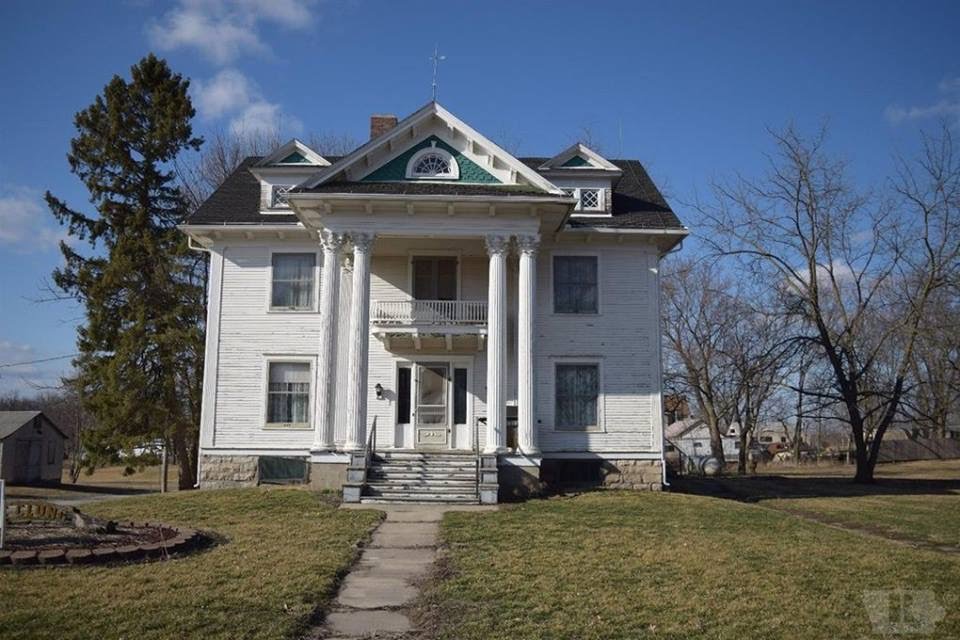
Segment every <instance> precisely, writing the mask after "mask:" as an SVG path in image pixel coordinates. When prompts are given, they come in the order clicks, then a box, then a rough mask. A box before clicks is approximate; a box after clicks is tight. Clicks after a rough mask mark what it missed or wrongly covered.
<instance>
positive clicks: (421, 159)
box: [407, 142, 460, 180]
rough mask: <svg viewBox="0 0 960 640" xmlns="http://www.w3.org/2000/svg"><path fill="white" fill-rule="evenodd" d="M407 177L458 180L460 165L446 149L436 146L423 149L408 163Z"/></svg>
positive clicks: (434, 144)
mask: <svg viewBox="0 0 960 640" xmlns="http://www.w3.org/2000/svg"><path fill="white" fill-rule="evenodd" d="M407 178H414V179H417V178H419V179H425V180H430V179H433V180H457V179H459V178H460V167H459V166H457V161H456V160H455V159H454V158H453V156H452V155H450V154H449V153H448V152H447V151H446V150H444V149H441V148H439V147H437V146H436V142H434V143H433V146H430V147H428V148H426V149H421V150H420V151H418V152H417V153H415V154H414V155H413V157H411V158H410V161H409V162H408V163H407Z"/></svg>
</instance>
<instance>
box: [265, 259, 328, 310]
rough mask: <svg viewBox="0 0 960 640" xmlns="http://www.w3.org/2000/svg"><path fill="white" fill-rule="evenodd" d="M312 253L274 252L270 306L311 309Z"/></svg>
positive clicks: (313, 261)
mask: <svg viewBox="0 0 960 640" xmlns="http://www.w3.org/2000/svg"><path fill="white" fill-rule="evenodd" d="M316 263H317V256H316V254H314V253H275V254H273V258H272V267H273V268H272V271H273V276H272V282H271V285H272V286H271V293H270V308H271V309H280V310H290V311H309V310H311V309H313V289H314V277H315V276H314V271H315V269H314V267H315V266H316Z"/></svg>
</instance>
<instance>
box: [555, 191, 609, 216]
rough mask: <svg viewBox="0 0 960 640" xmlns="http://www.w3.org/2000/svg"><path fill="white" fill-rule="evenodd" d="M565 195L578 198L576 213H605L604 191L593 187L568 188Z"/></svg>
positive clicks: (575, 207) (575, 206)
mask: <svg viewBox="0 0 960 640" xmlns="http://www.w3.org/2000/svg"><path fill="white" fill-rule="evenodd" d="M563 193H564V194H565V195H568V196H570V197H572V198H576V200H577V204H576V205H574V207H573V209H574V211H579V212H581V213H605V212H606V206H605V204H604V199H603V196H604V190H603V189H600V188H593V187H576V188H574V187H566V188H564V189H563Z"/></svg>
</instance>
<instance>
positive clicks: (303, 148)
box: [254, 138, 330, 167]
mask: <svg viewBox="0 0 960 640" xmlns="http://www.w3.org/2000/svg"><path fill="white" fill-rule="evenodd" d="M254 166H255V167H284V166H288V167H290V166H292V167H304V166H314V167H329V166H330V161H329V160H327V159H326V158H324V157H323V156H321V155H320V154H319V153H317V152H316V151H314V150H313V149H311V148H310V147H308V146H307V145H305V144H304V143H302V142H300V141H299V140H297V139H296V138H294V139H292V140H290V141H288V142H287V143H285V144H282V145H280V146H279V147H278V148H277V149H276V150H275V151H274V152H273V153H271V154H270V155H268V156H265V157H263V158H261V159H260V160H259V161H257V163H256V164H255V165H254Z"/></svg>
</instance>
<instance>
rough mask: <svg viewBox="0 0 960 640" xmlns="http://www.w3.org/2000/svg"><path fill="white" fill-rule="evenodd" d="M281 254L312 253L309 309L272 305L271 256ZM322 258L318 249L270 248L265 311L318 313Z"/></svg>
mask: <svg viewBox="0 0 960 640" xmlns="http://www.w3.org/2000/svg"><path fill="white" fill-rule="evenodd" d="M278 253H279V254H283V253H312V254H313V255H314V259H313V300H312V302H311V304H310V308H309V309H306V308H304V309H293V308H290V307H275V306H273V256H274V254H278ZM322 260H323V255H322V254H321V253H320V251H317V250H313V249H307V248H304V249H300V250H298V249H292V248H291V249H283V250H274V249H270V263H269V266H268V268H267V313H279V314H283V313H318V312H319V306H318V305H319V304H320V302H319V299H320V270H321V268H322V265H321V264H320V262H321V261H322Z"/></svg>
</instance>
